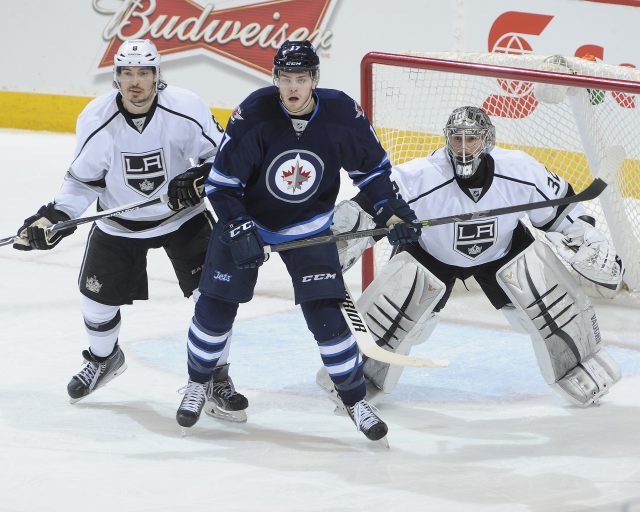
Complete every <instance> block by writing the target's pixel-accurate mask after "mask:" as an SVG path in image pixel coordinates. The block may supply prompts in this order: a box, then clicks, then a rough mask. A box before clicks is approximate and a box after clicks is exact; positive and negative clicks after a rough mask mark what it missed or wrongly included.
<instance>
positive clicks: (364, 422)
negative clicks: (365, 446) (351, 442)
mask: <svg viewBox="0 0 640 512" xmlns="http://www.w3.org/2000/svg"><path fill="white" fill-rule="evenodd" d="M346 408H347V412H348V413H349V417H350V418H351V419H352V420H353V423H354V424H355V425H356V428H357V429H358V430H360V431H361V432H362V433H363V434H364V435H365V436H366V437H367V439H370V440H371V441H381V440H382V441H384V442H383V444H384V445H385V446H387V447H388V446H389V443H387V442H386V435H387V432H388V430H389V429H388V428H387V424H386V423H385V422H384V421H382V420H381V419H380V418H379V417H378V416H377V415H376V413H375V412H374V411H375V409H374V407H373V406H371V405H370V404H369V403H368V402H367V401H366V400H360V401H359V402H356V403H355V405H348V406H346Z"/></svg>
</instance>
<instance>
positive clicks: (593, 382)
mask: <svg viewBox="0 0 640 512" xmlns="http://www.w3.org/2000/svg"><path fill="white" fill-rule="evenodd" d="M496 279H497V281H498V284H499V285H500V286H501V287H502V289H503V290H504V291H505V293H506V294H507V296H508V297H509V298H510V299H511V302H512V305H513V307H511V308H509V309H507V310H506V311H504V312H505V313H506V315H505V316H507V319H508V320H509V322H510V323H511V324H512V325H513V324H514V323H516V324H518V323H519V324H520V327H521V329H518V330H520V331H522V330H524V331H526V332H527V333H528V334H529V335H530V336H531V339H532V341H533V349H534V352H535V355H536V359H537V361H538V365H539V366H540V370H541V371H542V375H543V377H544V379H545V381H546V382H547V384H549V385H551V386H552V387H553V388H554V389H555V390H556V391H558V392H559V393H560V394H561V395H563V396H564V397H565V398H567V399H568V400H570V401H571V402H572V403H573V404H576V405H579V406H581V407H586V406H588V405H591V404H593V403H597V402H598V401H599V400H600V398H601V397H602V396H603V395H605V394H606V393H608V392H609V389H610V388H611V386H613V385H614V384H615V383H616V382H617V381H618V380H619V379H620V368H619V367H618V364H617V363H616V362H615V361H614V360H613V358H612V357H611V356H610V355H609V354H608V353H607V352H606V351H605V350H604V349H602V340H601V336H600V329H599V327H598V320H597V318H596V314H595V312H594V310H593V306H592V305H591V302H590V300H589V298H588V297H587V296H586V295H585V293H584V292H583V291H582V288H580V286H579V285H578V283H576V282H575V280H574V279H573V277H572V276H571V274H569V271H568V270H567V269H566V268H565V266H564V265H563V264H562V262H561V261H560V260H558V258H557V257H556V256H555V254H554V253H553V251H552V250H551V248H550V247H549V246H548V245H547V244H545V243H543V242H540V241H536V242H534V243H533V244H531V245H530V246H529V247H528V248H527V249H526V250H525V251H523V252H521V253H520V254H518V255H517V256H516V257H515V258H514V259H512V260H511V261H510V262H509V263H507V264H506V265H504V266H503V267H502V268H501V269H500V270H498V272H497V273H496ZM514 320H515V322H514Z"/></svg>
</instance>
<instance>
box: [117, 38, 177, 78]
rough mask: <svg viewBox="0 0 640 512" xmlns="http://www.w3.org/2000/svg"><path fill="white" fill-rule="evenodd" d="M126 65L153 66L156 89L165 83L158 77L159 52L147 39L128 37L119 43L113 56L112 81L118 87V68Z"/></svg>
mask: <svg viewBox="0 0 640 512" xmlns="http://www.w3.org/2000/svg"><path fill="white" fill-rule="evenodd" d="M127 67H149V68H153V69H154V72H155V75H156V80H155V83H156V91H157V90H158V89H164V87H166V84H165V83H164V82H162V81H161V78H160V54H159V53H158V50H157V48H156V46H155V45H154V44H153V43H152V42H151V41H150V40H149V39H130V40H128V41H125V42H124V43H122V44H121V45H120V48H118V51H117V52H116V54H115V55H114V56H113V83H114V86H115V87H116V88H117V89H120V80H119V77H118V75H119V70H120V68H127Z"/></svg>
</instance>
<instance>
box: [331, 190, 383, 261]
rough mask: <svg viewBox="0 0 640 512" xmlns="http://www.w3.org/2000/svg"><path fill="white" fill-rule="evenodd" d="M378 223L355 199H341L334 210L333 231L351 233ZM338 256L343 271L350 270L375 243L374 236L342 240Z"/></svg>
mask: <svg viewBox="0 0 640 512" xmlns="http://www.w3.org/2000/svg"><path fill="white" fill-rule="evenodd" d="M375 227H376V223H375V222H374V221H373V218H372V217H371V215H369V214H368V213H367V212H365V211H364V210H363V209H362V208H360V205H359V204H358V203H356V202H355V201H351V200H348V201H341V202H340V203H339V204H338V205H337V206H336V208H335V211H334V212H333V224H332V225H331V231H332V232H333V233H349V232H351V231H361V230H364V229H373V228H375ZM336 245H337V248H338V256H339V257H340V266H341V267H342V272H346V271H347V270H349V269H350V268H351V267H352V266H353V264H354V263H355V262H356V261H358V260H359V259H360V256H362V253H363V252H364V251H365V250H366V249H367V248H368V247H371V246H372V245H373V239H372V238H356V239H354V240H342V241H340V242H338V243H337V244H336Z"/></svg>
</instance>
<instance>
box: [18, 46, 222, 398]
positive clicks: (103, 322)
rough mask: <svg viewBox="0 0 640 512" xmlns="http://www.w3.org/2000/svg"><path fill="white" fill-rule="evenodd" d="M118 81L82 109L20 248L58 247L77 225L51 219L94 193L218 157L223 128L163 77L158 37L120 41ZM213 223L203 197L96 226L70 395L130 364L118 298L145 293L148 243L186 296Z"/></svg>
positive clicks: (162, 177) (158, 185)
mask: <svg viewBox="0 0 640 512" xmlns="http://www.w3.org/2000/svg"><path fill="white" fill-rule="evenodd" d="M114 86H115V89H114V90H113V91H111V92H109V93H107V94H105V95H103V96H100V97H99V98H96V99H95V100H93V101H92V102H91V103H89V105H87V107H86V108H85V109H84V110H83V111H82V113H81V114H80V116H79V117H78V122H77V128H76V132H77V145H76V151H75V155H74V159H73V161H72V162H71V165H70V166H69V170H68V172H67V174H66V176H65V178H64V181H63V183H62V187H61V189H60V191H59V192H58V193H57V194H56V195H55V197H54V198H53V201H52V202H50V203H48V204H46V205H44V206H42V208H40V209H39V210H38V212H37V213H36V214H35V215H32V216H31V217H29V218H28V219H26V220H25V221H24V224H23V225H22V226H21V227H20V229H19V230H18V238H17V239H16V241H15V243H14V247H15V248H16V249H19V250H25V251H27V250H32V249H38V250H49V249H53V247H55V246H56V245H57V244H58V243H60V241H61V240H62V239H63V238H64V237H66V236H68V235H70V234H71V233H72V232H73V231H74V230H75V228H72V229H69V230H63V231H59V232H56V233H51V232H49V231H48V230H47V227H49V226H51V225H52V224H55V223H56V222H59V221H63V220H67V219H69V218H75V217H79V216H80V215H81V214H82V212H84V211H85V210H86V209H87V208H88V207H89V206H90V205H91V203H93V202H94V201H96V200H97V205H98V210H106V209H110V208H115V207H117V206H121V205H126V204H130V203H133V202H137V201H140V200H142V199H144V198H152V197H154V196H159V195H161V194H164V193H167V191H168V189H169V193H170V194H171V193H173V189H172V187H171V186H170V185H169V183H170V182H171V180H172V179H173V178H175V177H176V176H177V175H179V174H182V173H184V172H185V171H186V170H187V169H188V168H189V167H191V163H190V159H192V160H194V161H197V162H198V163H201V164H204V167H205V168H206V166H207V165H208V168H210V167H211V162H212V161H213V157H214V156H215V153H216V150H217V148H218V145H219V143H220V140H221V137H222V129H221V128H220V126H219V125H218V124H217V122H215V119H213V117H212V115H211V112H210V110H209V109H208V107H207V106H206V105H205V104H204V103H203V102H202V101H201V100H200V99H199V98H198V97H197V96H196V95H195V94H193V93H192V92H190V91H187V90H185V89H180V88H177V87H173V86H167V84H166V83H165V82H164V81H163V80H162V79H161V76H160V55H159V53H158V51H157V49H156V48H155V46H154V45H153V43H151V42H150V41H149V40H130V41H125V42H124V43H123V44H122V45H121V46H120V48H119V49H118V51H117V52H116V54H115V56H114ZM207 163H208V164H207ZM193 172H200V173H202V172H203V171H202V170H201V168H200V167H198V168H196V170H195V171H193ZM203 179H204V178H203ZM212 226H213V219H212V218H211V215H210V214H209V213H208V212H207V211H206V210H205V207H204V204H194V205H190V206H188V207H185V208H183V209H181V210H180V211H178V212H174V211H171V210H170V209H169V208H167V205H166V204H157V205H155V206H148V207H145V208H141V209H139V210H135V211H131V212H128V213H126V214H123V215H120V216H118V217H111V218H104V219H101V220H99V221H97V222H96V223H95V224H94V225H93V226H92V228H91V231H90V233H89V237H88V240H87V247H86V250H85V254H84V260H83V262H82V267H81V270H80V278H79V282H78V283H79V287H80V292H81V294H82V306H81V307H82V316H83V318H84V324H85V328H86V332H87V335H88V339H89V348H88V349H87V350H85V351H83V352H82V355H83V357H84V359H85V363H84V364H83V366H82V369H81V370H80V372H79V373H78V374H77V375H75V376H73V378H72V379H71V381H70V382H69V385H68V387H67V391H68V393H69V396H70V397H71V401H72V402H74V401H77V400H80V399H81V398H84V397H85V396H87V395H88V394H90V393H92V392H93V391H95V390H96V389H97V388H99V387H101V386H102V385H104V384H105V383H107V382H108V381H109V380H111V379H113V378H114V377H116V376H117V375H119V374H120V373H122V372H123V371H124V370H125V369H126V363H125V357H124V354H123V352H122V350H121V348H120V346H119V344H118V334H119V331H120V306H121V305H123V304H131V303H132V301H134V300H146V299H147V298H148V287H147V273H146V265H147V252H148V250H149V249H157V248H160V247H162V248H163V249H164V250H165V252H166V253H167V256H169V259H170V260H171V263H172V265H173V268H174V271H175V273H176V276H177V278H178V283H179V285H180V289H181V290H182V292H183V294H184V295H185V297H189V296H191V295H192V293H195V292H197V287H198V281H199V278H200V273H201V268H202V264H203V261H204V256H205V253H206V248H207V244H208V240H209V236H210V234H211V229H212Z"/></svg>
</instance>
